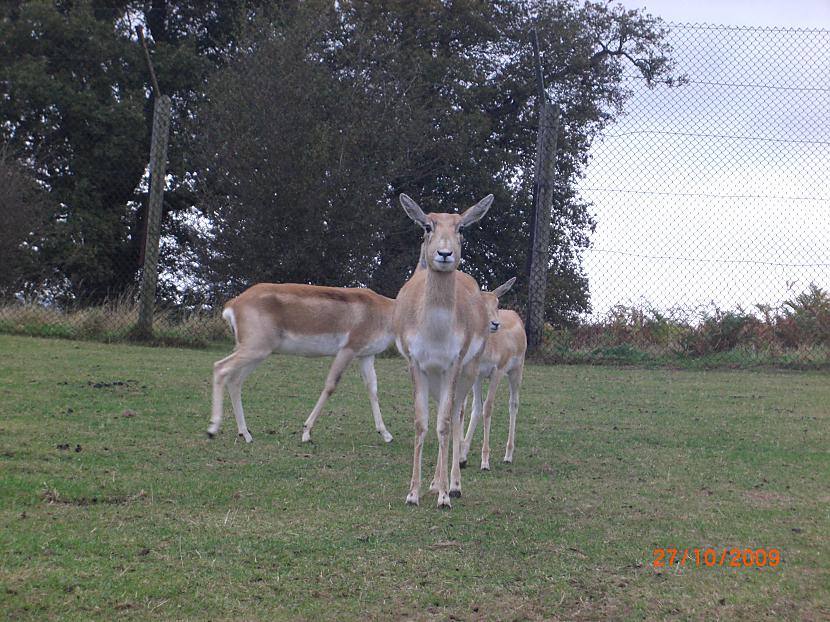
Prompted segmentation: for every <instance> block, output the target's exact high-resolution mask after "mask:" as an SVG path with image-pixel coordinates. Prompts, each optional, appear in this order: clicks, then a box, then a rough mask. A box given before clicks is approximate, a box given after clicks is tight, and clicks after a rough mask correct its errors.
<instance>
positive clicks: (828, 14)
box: [621, 0, 830, 28]
mask: <svg viewBox="0 0 830 622" xmlns="http://www.w3.org/2000/svg"><path fill="white" fill-rule="evenodd" d="M621 4H622V5H623V6H625V7H626V8H629V9H642V8H645V9H646V10H647V12H648V13H651V14H652V15H655V16H659V17H662V18H663V19H665V20H666V21H669V22H689V23H708V24H725V25H729V26H770V27H772V26H778V27H789V28H830V0H789V1H786V0H623V1H622V2H621Z"/></svg>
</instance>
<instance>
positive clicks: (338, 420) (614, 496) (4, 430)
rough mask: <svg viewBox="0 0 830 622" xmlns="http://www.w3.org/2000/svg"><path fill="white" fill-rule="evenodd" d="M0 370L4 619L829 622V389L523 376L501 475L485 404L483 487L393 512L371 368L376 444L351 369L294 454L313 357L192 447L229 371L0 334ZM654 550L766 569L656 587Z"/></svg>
mask: <svg viewBox="0 0 830 622" xmlns="http://www.w3.org/2000/svg"><path fill="white" fill-rule="evenodd" d="M0 353H2V356H0V522H2V525H3V527H2V529H0V551H2V554H1V555H2V556H1V557H0V612H2V617H3V618H4V619H9V620H89V619H98V620H113V619H116V620H118V619H131V620H148V619H186V620H208V619H210V620H231V619H233V620H239V619H244V620H259V619H261V620H283V619H297V620H321V619H326V620H371V619H416V620H422V619H441V620H446V619H455V620H476V619H487V620H491V619H492V620H501V619H504V620H523V619H528V620H556V619H562V620H586V619H590V620H593V619H596V620H600V619H643V618H646V619H655V618H664V619H699V620H710V619H727V618H728V619H742V620H757V619H764V618H777V619H778V618H781V619H790V620H819V619H827V618H828V616H830V593H828V586H830V538H828V534H830V515H829V514H828V512H829V510H828V508H830V485H829V484H830V454H829V453H828V448H830V409H828V406H827V404H828V403H830V374H828V373H826V372H816V371H807V372H792V371H738V370H726V371H714V372H713V371H688V370H670V369H631V368H626V369H620V368H614V367H610V366H604V367H588V366H576V365H572V366H559V367H551V366H547V367H546V366H529V367H528V369H527V371H526V379H525V386H524V390H523V395H522V407H521V410H520V414H519V426H518V434H517V447H516V453H515V462H514V464H513V465H510V466H507V465H503V464H501V462H500V461H499V458H500V457H501V453H500V452H502V451H503V448H504V441H505V437H506V421H505V419H506V390H503V391H502V392H501V394H500V396H499V402H498V405H497V412H496V415H495V417H494V422H493V434H492V437H493V460H491V462H492V464H493V471H491V472H489V473H482V472H480V471H479V470H478V469H476V468H467V469H466V470H465V471H463V478H462V480H463V487H464V488H463V489H464V496H463V497H462V498H461V499H458V500H454V507H453V509H452V510H450V511H439V510H437V509H436V508H435V507H434V502H435V500H434V497H432V496H431V495H429V494H428V493H427V492H426V490H425V489H424V490H423V491H422V505H421V507H418V508H412V507H406V506H405V505H404V497H405V495H406V492H407V488H408V484H409V477H410V460H411V454H412V437H413V431H412V423H411V421H412V399H411V388H410V383H409V379H408V375H407V373H406V368H405V365H404V363H403V361H402V360H400V359H395V358H387V359H382V360H379V361H378V376H379V380H380V385H381V390H380V399H381V407H382V409H383V412H384V418H385V421H386V424H387V426H388V427H389V429H390V431H391V432H392V433H393V434H394V435H395V441H394V442H393V443H392V444H391V445H385V444H384V443H383V442H382V440H381V439H380V437H379V436H378V435H377V434H376V433H375V432H374V429H373V426H372V420H371V414H370V412H369V407H368V400H367V397H366V395H365V392H364V390H363V387H362V384H361V383H360V379H359V375H358V373H357V370H356V369H354V368H353V369H350V371H349V372H347V374H346V375H345V377H344V379H343V382H342V384H341V387H340V389H339V391H338V393H336V394H335V395H334V397H333V398H332V400H331V401H330V402H329V404H328V405H327V407H326V410H325V411H324V415H323V416H322V417H321V418H320V421H319V422H318V425H317V427H316V428H315V434H314V438H315V443H314V444H313V445H303V444H302V443H300V431H301V427H302V423H303V420H304V418H305V416H306V415H307V414H308V411H309V410H310V408H311V406H312V405H313V402H314V400H315V399H316V397H317V394H318V391H319V389H320V388H321V385H322V382H323V379H324V377H325V372H326V369H327V366H328V362H329V361H328V360H327V359H301V358H289V357H272V358H271V359H269V361H267V362H266V363H265V364H263V365H262V366H261V368H260V369H258V370H257V371H256V372H255V374H254V375H253V376H252V377H251V379H250V380H249V381H248V383H247V385H246V390H245V392H244V399H245V406H246V410H247V418H248V423H249V425H250V428H251V430H252V432H253V434H254V439H255V440H254V443H252V444H251V445H245V444H244V443H240V442H239V441H238V439H237V437H236V434H235V425H234V423H233V417H232V415H230V417H228V416H226V419H225V426H224V431H223V433H221V434H220V435H219V436H218V437H217V438H216V439H214V440H213V441H209V440H208V439H207V438H206V436H205V429H206V427H207V424H208V418H209V399H210V369H211V364H212V362H213V361H214V360H215V359H218V358H220V357H221V356H223V355H224V354H225V353H226V352H225V351H219V350H201V351H194V350H177V349H160V348H146V347H139V346H128V345H106V344H100V343H94V342H72V341H66V340H45V339H35V338H26V337H15V336H7V335H3V336H0ZM226 401H227V400H226ZM229 409H230V406H229V404H226V412H229ZM431 426H432V427H431V430H430V434H429V436H428V441H427V446H426V449H425V454H424V455H425V473H426V478H425V479H426V482H425V484H426V483H428V481H429V479H430V477H431V471H432V468H433V465H434V459H435V453H436V440H435V433H434V421H432V422H431ZM479 449H480V438H477V439H476V444H475V445H474V449H473V454H472V455H471V463H472V465H473V467H475V464H476V463H477V457H478V454H477V452H478V450H479ZM657 547H678V548H685V547H689V548H707V547H713V548H715V549H718V550H721V549H722V548H724V547H727V548H731V547H741V548H743V547H752V548H759V547H765V548H773V547H774V548H777V549H778V550H780V551H781V556H782V561H781V564H780V565H779V566H778V567H777V568H763V569H759V568H729V567H723V568H721V567H712V568H707V567H701V568H696V567H694V566H693V565H690V564H688V563H687V564H686V565H685V566H684V567H679V566H675V567H672V568H654V567H653V566H652V561H653V554H652V551H653V549H655V548H657Z"/></svg>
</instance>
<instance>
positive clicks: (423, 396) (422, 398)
mask: <svg viewBox="0 0 830 622" xmlns="http://www.w3.org/2000/svg"><path fill="white" fill-rule="evenodd" d="M411 372H412V383H413V385H414V387H415V451H414V454H413V456H412V480H411V481H410V483H409V494H408V495H406V503H407V504H408V505H418V501H419V497H420V490H421V458H422V456H423V449H424V439H425V438H426V435H427V428H428V427H429V383H428V380H427V378H426V376H425V375H424V374H422V373H421V371H420V370H418V369H415V367H414V365H413V366H412V368H411Z"/></svg>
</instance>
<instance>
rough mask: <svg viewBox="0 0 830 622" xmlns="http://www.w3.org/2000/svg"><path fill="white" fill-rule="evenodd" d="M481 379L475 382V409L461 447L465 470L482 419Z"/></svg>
mask: <svg viewBox="0 0 830 622" xmlns="http://www.w3.org/2000/svg"><path fill="white" fill-rule="evenodd" d="M481 404H482V400H481V378H480V377H477V378H476V379H475V382H473V409H472V412H471V413H470V423H469V424H467V434H466V436H464V443H463V444H462V446H461V461H460V465H461V468H462V469H463V468H464V467H465V466H467V454H469V453H470V445H472V444H473V434H475V431H476V426H477V425H478V420H479V419H480V418H481V408H482V406H481Z"/></svg>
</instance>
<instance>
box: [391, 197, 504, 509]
mask: <svg viewBox="0 0 830 622" xmlns="http://www.w3.org/2000/svg"><path fill="white" fill-rule="evenodd" d="M491 203H492V195H490V196H488V197H486V198H485V199H483V200H482V201H480V202H479V203H477V204H476V205H474V206H473V207H471V208H470V209H468V210H467V211H466V212H464V213H463V214H461V215H459V214H435V213H431V214H424V213H423V211H422V210H421V209H420V207H418V205H417V204H416V203H415V202H414V201H412V199H410V198H409V197H407V196H406V195H401V204H402V205H403V207H404V210H405V211H406V212H407V214H408V215H409V216H410V218H412V219H413V220H414V221H415V222H417V223H418V224H420V225H421V226H422V227H424V230H425V235H424V243H423V245H422V252H421V258H422V261H423V262H425V264H426V269H422V270H418V271H416V272H415V274H413V275H412V278H410V279H409V281H407V282H406V283H405V284H404V286H403V287H402V288H401V290H400V292H399V293H398V297H397V299H396V303H395V320H394V331H395V340H396V344H397V346H398V349H399V350H400V351H401V354H403V355H404V357H406V359H407V360H408V361H409V364H410V373H411V375H412V380H413V385H414V388H415V450H414V455H413V461H412V480H411V482H410V490H409V494H408V495H407V498H406V501H407V503H409V504H413V505H417V504H418V503H419V497H420V484H421V459H422V452H423V443H424V437H425V436H426V432H427V427H428V425H429V398H430V397H432V398H433V399H435V400H436V401H437V402H438V415H437V423H436V429H437V432H438V444H439V449H438V462H437V465H436V470H435V477H434V478H433V482H432V486H431V490H433V491H434V492H437V493H438V507H451V503H450V497H453V496H461V470H460V466H459V455H460V451H461V443H462V440H463V439H462V434H463V431H462V430H461V419H460V416H461V403H462V401H463V399H464V396H465V395H466V393H467V392H468V391H469V390H470V386H471V385H472V383H473V381H474V379H475V376H476V374H477V372H478V364H479V358H480V357H481V354H482V353H483V352H484V346H485V343H486V339H487V333H488V330H489V328H488V325H489V317H488V315H487V309H486V307H485V305H484V301H483V298H482V295H481V291H480V290H479V288H478V284H477V283H476V282H475V279H473V278H472V277H471V276H469V275H467V274H464V273H461V272H458V271H457V268H458V264H459V261H460V255H461V229H462V228H463V227H464V226H467V225H470V224H472V223H474V222H476V221H477V220H479V219H480V218H482V217H483V216H484V214H485V213H486V212H487V210H488V209H489V207H490V204H491ZM450 427H452V433H453V462H452V471H451V473H450V477H449V478H448V473H447V459H448V456H449V447H448V441H449V432H450Z"/></svg>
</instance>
